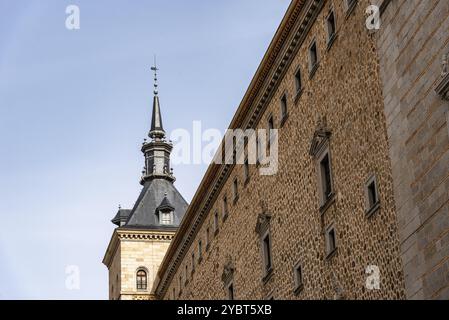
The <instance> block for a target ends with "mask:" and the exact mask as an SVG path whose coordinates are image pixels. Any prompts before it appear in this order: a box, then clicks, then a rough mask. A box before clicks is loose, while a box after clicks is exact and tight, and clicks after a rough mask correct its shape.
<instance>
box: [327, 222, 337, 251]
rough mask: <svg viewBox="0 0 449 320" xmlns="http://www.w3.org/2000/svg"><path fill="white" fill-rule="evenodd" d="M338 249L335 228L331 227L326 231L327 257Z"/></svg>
mask: <svg viewBox="0 0 449 320" xmlns="http://www.w3.org/2000/svg"><path fill="white" fill-rule="evenodd" d="M336 249H337V239H336V234H335V228H334V227H333V226H332V227H329V228H328V229H327V231H326V251H327V255H328V256H329V255H331V254H332V253H334V251H335V250H336Z"/></svg>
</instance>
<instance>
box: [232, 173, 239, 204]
mask: <svg viewBox="0 0 449 320" xmlns="http://www.w3.org/2000/svg"><path fill="white" fill-rule="evenodd" d="M238 200H239V180H238V178H237V177H235V178H234V180H232V203H233V204H234V205H235V204H236V203H237V201H238Z"/></svg>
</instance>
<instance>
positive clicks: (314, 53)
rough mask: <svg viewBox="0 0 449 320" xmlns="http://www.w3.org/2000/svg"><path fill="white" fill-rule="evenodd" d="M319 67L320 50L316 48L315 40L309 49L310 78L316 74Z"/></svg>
mask: <svg viewBox="0 0 449 320" xmlns="http://www.w3.org/2000/svg"><path fill="white" fill-rule="evenodd" d="M317 65H318V49H317V46H316V41H315V40H313V42H312V44H311V45H310V48H309V72H310V77H312V76H313V74H314V73H315V70H316V67H317Z"/></svg>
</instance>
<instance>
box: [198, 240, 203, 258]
mask: <svg viewBox="0 0 449 320" xmlns="http://www.w3.org/2000/svg"><path fill="white" fill-rule="evenodd" d="M202 247H203V243H202V242H201V240H200V241H198V262H201V260H202V259H203V248H202Z"/></svg>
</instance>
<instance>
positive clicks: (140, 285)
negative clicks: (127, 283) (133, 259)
mask: <svg viewBox="0 0 449 320" xmlns="http://www.w3.org/2000/svg"><path fill="white" fill-rule="evenodd" d="M136 284H137V290H147V273H146V271H145V270H139V271H137V275H136Z"/></svg>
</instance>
